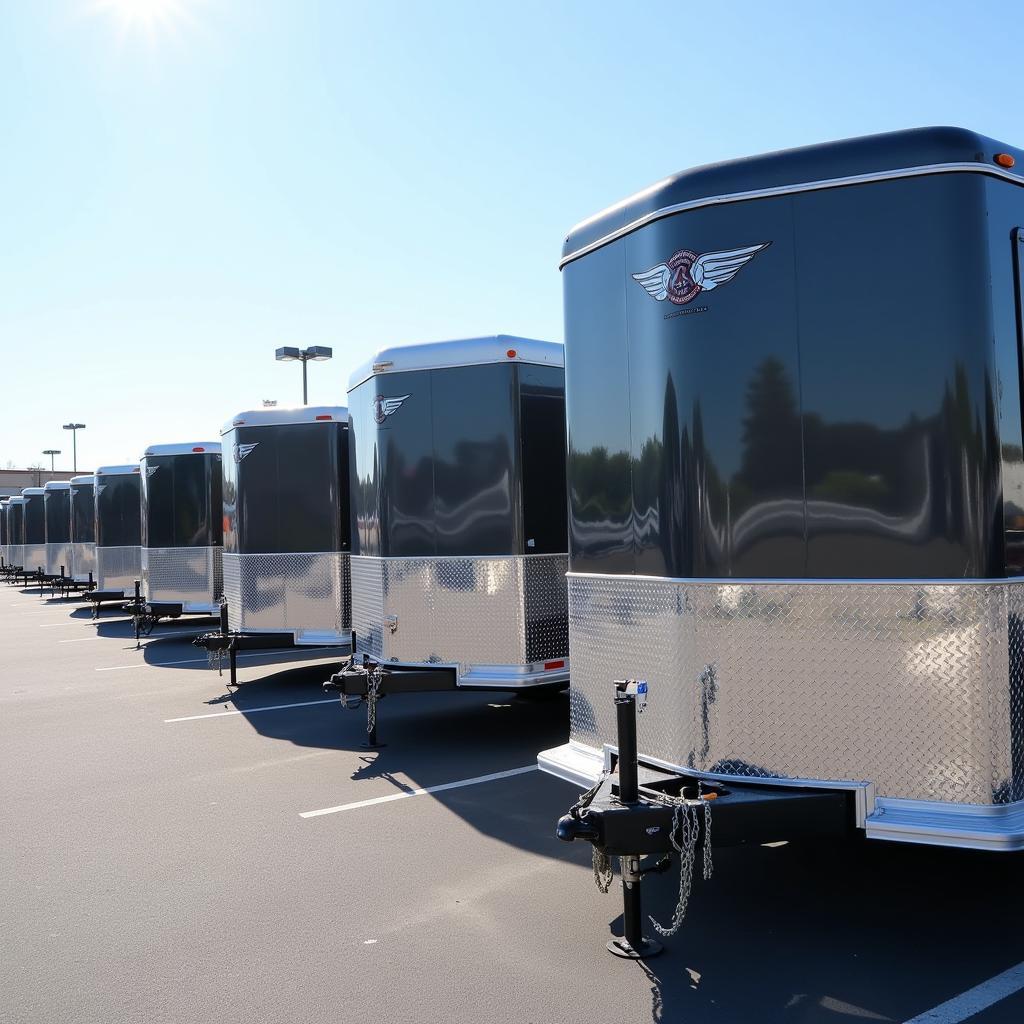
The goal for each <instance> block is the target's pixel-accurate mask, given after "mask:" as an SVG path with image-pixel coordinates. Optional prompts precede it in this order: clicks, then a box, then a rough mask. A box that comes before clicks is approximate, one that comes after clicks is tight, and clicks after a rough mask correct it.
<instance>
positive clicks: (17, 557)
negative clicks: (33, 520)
mask: <svg viewBox="0 0 1024 1024" xmlns="http://www.w3.org/2000/svg"><path fill="white" fill-rule="evenodd" d="M7 540H8V545H7V557H8V564H9V565H10V572H9V573H8V575H9V576H10V577H11V578H15V579H16V578H17V575H18V574H19V573H20V572H21V571H22V570H23V569H24V567H25V499H24V498H23V497H22V496H21V495H20V494H16V495H14V496H13V497H11V498H8V499H7Z"/></svg>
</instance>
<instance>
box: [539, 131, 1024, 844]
mask: <svg viewBox="0 0 1024 1024" xmlns="http://www.w3.org/2000/svg"><path fill="white" fill-rule="evenodd" d="M1022 160H1024V153H1021V152H1020V151H1019V150H1017V149H1014V148H1011V147H1008V146H1005V145H1003V144H1002V143H998V142H995V141H994V140H992V139H988V138H985V137H983V136H980V135H977V134H975V133H972V132H968V131H963V130H960V129H953V128H929V129H920V130H915V131H903V132H896V133H893V134H889V135H880V136H873V137H868V138H861V139H852V140H848V141H845V142H838V143H832V144H828V145H822V146H814V147H809V148H806V149H799V150H793V151H789V152H784V153H774V154H770V155H767V156H761V157H754V158H751V159H746V160H737V161H732V162H730V163H725V164H718V165H714V166H709V167H703V168H698V169H697V170H693V171H688V172H685V173H683V174H680V175H677V176H676V177H672V178H668V179H665V180H664V181H662V182H660V183H659V184H658V185H656V186H654V187H653V188H651V189H649V190H648V191H646V192H643V193H640V194H638V195H637V196H635V197H633V198H632V199H628V200H626V201H625V202H623V203H620V204H618V205H616V206H615V207H613V208H610V209H609V210H608V211H606V212H605V213H603V214H599V215H598V216H596V217H594V218H592V219H591V220H588V221H586V222H584V223H583V224H582V225H580V226H579V227H578V228H576V229H575V230H574V231H573V232H572V233H571V234H570V235H569V238H568V240H567V242H566V245H565V250H564V258H563V260H562V268H563V283H564V295H565V324H566V339H565V344H566V366H567V374H566V391H567V408H568V429H569V439H570V448H569V495H570V506H569V559H570V566H569V568H570V572H569V601H570V607H571V608H572V610H573V611H572V617H571V621H570V642H571V648H572V655H573V683H572V690H571V711H570V742H569V743H568V744H566V745H565V746H563V747H559V748H556V749H554V750H549V751H545V752H544V753H542V754H541V755H540V765H541V767H542V768H544V769H545V770H547V771H550V772H552V773H553V774H556V775H559V776H561V777H563V778H566V779H571V780H573V781H575V782H577V783H580V784H583V785H590V784H591V783H594V782H595V781H597V780H599V779H600V778H601V776H602V773H604V772H607V771H610V770H611V769H612V768H613V767H614V764H615V760H616V757H617V756H618V754H619V753H621V751H619V752H618V753H617V747H618V742H619V741H618V740H617V738H616V721H615V717H614V715H613V713H612V711H613V708H614V707H615V706H616V705H615V704H614V703H613V701H612V699H611V696H610V694H611V687H612V684H613V681H614V680H616V679H619V680H636V681H638V682H643V683H644V684H646V688H647V689H648V691H649V694H648V699H649V701H650V707H649V709H648V711H647V713H646V714H644V715H643V716H642V718H641V719H640V728H639V735H638V758H639V763H640V766H641V770H648V771H662V772H667V773H669V774H674V775H675V777H676V778H677V780H682V781H683V782H686V784H688V785H689V784H693V783H695V782H697V781H700V782H701V783H702V784H706V783H709V782H713V783H715V784H722V785H724V786H726V787H727V788H728V787H736V786H740V785H743V786H747V785H756V784H761V785H769V786H771V787H773V788H776V789H782V790H783V791H785V790H786V789H787V788H788V789H789V790H790V791H792V790H797V789H805V788H808V787H809V788H817V789H819V790H820V789H826V790H830V791H832V792H836V793H841V794H845V795H846V796H847V797H848V798H849V800H848V804H847V806H848V808H849V811H848V813H849V816H850V824H851V825H853V826H855V827H856V828H859V829H860V830H862V833H863V834H865V835H866V836H867V837H868V838H872V839H890V840H900V841H904V842H917V843H928V844H941V845H951V846H960V847H976V848H985V849H999V850H1006V849H1018V848H1022V847H1024V745H1022V743H1024V741H1022V737H1024V713H1022V708H1024V648H1022V646H1021V643H1020V623H1021V620H1022V617H1024V583H1022V574H1024V545H1022V543H1021V536H1022V533H1021V530H1020V523H1021V521H1022V520H1021V514H1022V509H1021V506H1020V496H1021V486H1020V484H1021V480H1022V474H1024V454H1022V444H1021V438H1022V408H1021V399H1022V395H1021V354H1020V353H1021V345H1022V340H1024V339H1022V320H1021V313H1020V311H1021V309H1022V308H1024V258H1022V257H1024V187H1022V186H1024V176H1021V174H1020V173H1019V169H1020V168H1021V167H1022V166H1024V164H1022ZM621 803H628V801H621ZM636 806H638V807H639V808H640V810H639V811H638V812H637V813H638V814H640V815H642V814H643V813H647V811H648V810H649V806H647V803H646V802H645V801H644V800H643V799H641V800H640V801H639V803H638V804H637V805H636ZM728 806H729V804H728V803H727V802H723V803H719V802H714V803H713V804H711V807H712V809H713V810H714V814H713V815H712V817H714V816H715V815H722V823H723V824H727V822H728V814H729V812H728V810H727V808H728ZM681 813H682V812H681ZM717 833H718V828H717V826H716V829H715V834H716V835H717ZM693 834H694V833H693V830H691V832H690V835H691V838H692V836H693ZM670 837H671V838H672V840H673V841H672V842H669V838H670ZM586 838H592V836H590V835H588V836H586ZM679 838H680V833H679V832H678V830H676V829H675V828H674V827H673V829H670V830H669V832H668V833H665V832H663V833H661V835H660V837H659V841H660V842H661V844H662V848H663V849H665V848H671V846H673V845H675V841H676V840H679ZM779 838H785V836H780V837H779ZM620 852H621V850H616V853H620Z"/></svg>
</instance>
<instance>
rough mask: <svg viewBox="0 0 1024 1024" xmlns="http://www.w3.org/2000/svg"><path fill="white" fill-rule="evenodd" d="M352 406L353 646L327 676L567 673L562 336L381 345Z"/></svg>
mask: <svg viewBox="0 0 1024 1024" xmlns="http://www.w3.org/2000/svg"><path fill="white" fill-rule="evenodd" d="M349 415H350V419H351V437H350V444H349V451H350V457H349V461H350V480H351V483H350V489H351V494H352V546H353V554H352V631H353V636H354V652H353V658H352V664H351V665H350V666H349V667H348V668H347V669H346V670H344V671H342V672H341V673H339V674H338V675H337V676H336V677H335V678H334V680H332V685H333V686H334V687H335V688H337V689H339V690H341V692H342V694H343V695H348V696H353V695H354V696H363V695H366V693H367V689H368V687H369V686H373V688H374V690H375V691H376V692H377V693H380V694H383V693H387V692H398V691H400V690H403V689H404V690H428V689H440V690H443V689H451V690H455V689H460V688H465V689H469V688H474V689H497V690H523V689H528V688H532V687H537V686H564V685H565V683H566V682H567V680H568V677H569V660H568V659H569V650H568V643H567V627H566V598H565V571H566V519H565V448H564V443H565V410H564V372H563V368H562V346H561V345H556V344H552V343H551V342H544V341H535V340H531V339H527V338H517V337H511V336H507V335H497V336H493V337H486V338H470V339H465V340H457V341H443V342H436V343H431V344H424V345H408V346H402V347H396V348H389V349H384V350H383V351H381V352H378V353H377V355H376V356H374V358H373V359H372V360H371V361H370V362H369V363H367V364H366V365H365V366H364V367H362V368H361V369H359V370H357V371H356V372H355V373H354V374H353V375H352V377H351V379H350V383H349ZM371 717H372V716H371Z"/></svg>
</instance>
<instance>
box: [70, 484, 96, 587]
mask: <svg viewBox="0 0 1024 1024" xmlns="http://www.w3.org/2000/svg"><path fill="white" fill-rule="evenodd" d="M71 572H72V575H73V576H74V578H75V579H76V580H79V581H80V582H83V583H84V582H86V581H87V580H88V579H89V573H92V574H93V577H94V578H95V575H96V495H95V492H94V488H93V485H92V484H85V483H77V484H72V485H71Z"/></svg>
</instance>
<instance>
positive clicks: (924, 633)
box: [7, 129, 1024, 957]
mask: <svg viewBox="0 0 1024 1024" xmlns="http://www.w3.org/2000/svg"><path fill="white" fill-rule="evenodd" d="M1022 160H1024V153H1022V152H1021V151H1019V150H1016V149H1012V148H1010V147H1007V146H1004V145H1002V144H999V143H997V142H995V141H994V140H992V139H988V138H985V137H983V136H980V135H977V134H975V133H972V132H967V131H962V130H959V129H921V130H915V131H906V132H898V133H894V134H891V135H883V136H873V137H869V138H863V139H853V140H848V141H845V142H840V143H833V144H829V145H823V146H816V147H810V148H806V149H799V150H793V151H790V152H785V153H774V154H769V155H767V156H761V157H755V158H750V159H746V160H740V161H734V162H731V163H726V164H721V165H716V166H710V167H703V168H698V169H696V170H692V171H688V172H685V173H683V174H680V175H677V176H675V177H670V178H667V179H664V180H663V181H661V182H659V183H658V184H657V185H656V186H654V187H652V188H651V189H648V190H646V191H645V192H642V193H639V194H638V195H636V196H634V197H632V198H630V199H627V200H625V201H623V202H622V203H619V204H617V205H616V206H614V207H611V208H609V209H608V210H607V211H605V212H603V213H601V214H598V215H597V216H596V217H593V218H591V219H590V220H588V221H585V222H584V223H583V224H581V225H580V226H579V227H577V228H576V229H575V230H574V231H573V232H572V233H571V234H570V235H569V237H568V239H567V240H566V243H565V249H564V254H563V260H562V264H561V268H562V271H563V284H564V303H565V328H566V336H565V349H564V351H565V366H564V375H563V367H562V349H561V347H559V346H553V345H548V344H544V343H539V342H530V341H525V340H522V339H518V338H517V339H513V338H497V339H485V340H477V341H471V342H459V343H446V344H441V345H434V346H418V347H412V348H405V349H395V350H390V351H385V352H381V353H380V354H379V355H378V356H377V358H376V359H375V360H374V361H373V362H372V363H371V364H370V365H368V366H367V367H365V368H364V369H363V370H362V371H360V372H358V373H357V374H356V375H355V376H354V377H353V379H352V383H351V388H350V391H349V407H348V411H347V412H346V411H345V410H341V409H316V410H301V411H293V412H287V413H285V412H281V411H278V410H267V411H263V412H259V413H246V414H243V415H241V416H239V417H236V418H235V419H234V420H233V421H232V422H231V423H230V424H229V425H228V427H227V428H226V429H225V432H224V443H225V459H224V467H223V469H224V472H223V546H224V554H223V578H224V586H223V590H224V595H225V598H226V608H227V621H226V622H225V623H224V624H223V628H222V629H221V630H219V631H217V632H216V633H214V634H211V635H210V636H208V637H207V638H206V640H205V642H206V643H207V644H208V645H210V646H211V647H212V648H214V649H220V650H227V649H230V650H232V651H233V650H234V649H235V646H233V645H238V644H242V643H245V642H250V641H252V638H253V637H254V636H256V635H263V636H269V637H271V640H269V641H267V642H277V639H278V638H279V637H283V636H287V637H288V638H289V639H290V641H291V642H294V643H337V644H338V646H341V645H342V644H343V643H344V642H346V641H347V640H349V638H348V634H349V632H350V631H351V639H350V641H349V642H350V643H351V647H352V652H351V658H350V660H349V661H348V662H346V663H345V664H344V667H343V669H342V671H340V672H339V673H337V674H336V675H335V676H334V677H333V680H332V682H331V684H330V685H332V686H336V687H337V688H338V689H340V691H341V693H342V696H343V699H345V700H350V699H353V698H362V699H364V700H366V701H367V706H368V708H369V709H370V712H371V714H370V720H371V722H372V721H373V709H374V708H375V702H376V698H377V697H379V696H380V695H382V694H383V693H387V692H394V691H397V690H401V689H409V690H413V689H419V688H422V689H427V688H437V687H438V686H439V685H443V686H445V687H450V688H452V689H459V688H465V687H473V686H476V687H502V688H513V687H520V688H522V687H531V686H545V685H563V684H564V683H565V682H566V680H567V678H568V672H569V660H568V659H569V652H570V651H571V653H572V682H571V687H570V711H569V719H570V721H569V739H568V742H566V743H565V744H563V745H561V746H559V747H556V748H554V749H552V750H547V751H544V752H542V753H541V754H540V755H539V763H540V766H541V767H542V768H543V769H544V770H546V771H548V772H550V773H552V774H554V775H557V776H560V777H561V778H564V779H567V780H570V781H572V782H574V783H576V784H577V785H579V786H580V787H581V788H583V789H585V792H584V793H583V795H582V796H581V798H580V799H579V800H578V801H577V802H576V803H575V804H574V806H573V807H572V808H571V809H570V810H569V812H568V813H567V814H566V815H565V816H564V817H563V818H562V819H561V820H560V821H559V823H558V827H557V831H558V835H559V836H560V837H561V838H562V839H565V840H567V841H573V840H577V841H579V840H582V841H586V842H589V843H591V844H592V846H593V853H594V868H595V875H596V876H597V878H598V880H599V883H600V884H602V885H603V886H604V887H606V886H607V884H609V883H610V880H611V877H612V875H611V872H612V868H613V866H614V865H615V864H616V863H617V864H618V867H619V870H620V873H621V877H622V898H623V906H624V913H623V930H624V935H623V937H622V938H620V939H616V940H614V941H613V942H612V943H610V944H609V948H610V949H611V951H612V952H614V953H616V954H618V955H621V956H628V957H643V956H651V955H654V954H655V953H657V952H658V949H659V948H660V947H659V945H658V943H657V941H656V940H655V939H653V938H652V937H650V936H646V935H644V934H643V929H642V923H643V916H642V913H641V905H640V890H641V884H640V880H641V877H642V876H643V875H644V874H645V873H646V872H647V871H650V870H661V869H663V868H664V867H665V866H666V863H667V858H668V857H669V856H671V855H678V857H679V859H680V861H681V865H682V866H681V873H680V889H679V903H678V905H677V907H676V912H675V914H674V915H673V918H672V920H671V922H670V923H669V924H668V925H667V926H664V927H661V926H659V930H661V931H664V932H671V931H673V930H674V929H675V928H677V927H678V926H679V924H680V923H681V921H682V919H683V915H684V913H685V909H686V901H687V898H688V894H689V891H690V884H691V880H692V877H693V875H694V874H702V875H703V876H704V877H707V875H708V874H709V873H710V871H711V867H712V861H711V848H712V835H713V836H714V840H713V841H714V844H715V845H719V844H729V843H733V844H743V843H758V842H767V841H773V840H778V839H794V838H800V837H822V836H826V837H834V836H837V835H839V836H842V835H847V834H855V835H860V836H862V837H864V836H866V837H867V838H868V839H877V840H896V841H901V842H908V843H919V844H935V845H947V846H955V847H968V848H977V849H989V850H1019V849H1021V848H1024V584H1022V581H1024V542H1022V538H1024V443H1022V435H1024V431H1022V423H1024V416H1022V401H1024V383H1022V382H1024V376H1022V364H1024V360H1022V351H1024V176H1022V175H1021V174H1020V173H1019V171H1018V170H1017V169H1015V168H1016V165H1017V164H1019V163H1021V161H1022ZM566 427H567V430H566ZM346 435H347V437H346ZM566 437H567V438H568V445H567V447H566ZM161 457H162V456H161ZM167 457H169V458H171V459H176V458H178V457H179V456H178V455H177V454H174V455H169V456H167ZM183 457H184V459H185V460H187V459H188V457H189V456H188V455H187V454H186V455H185V456H183ZM143 467H144V472H143V474H142V475H141V481H140V482H141V484H142V493H143V506H144V507H145V505H146V500H145V495H146V488H147V486H152V485H153V481H156V480H157V479H158V478H159V475H160V469H159V468H158V467H157V465H156V461H153V462H152V463H150V461H149V456H148V454H147V459H146V460H144V461H143ZM151 471H152V472H153V475H152V476H150V475H149V474H150V473H151ZM134 472H135V470H134V469H133V470H132V473H134ZM101 479H102V474H97V477H96V480H97V491H98V490H99V486H100V483H99V481H100V480H101ZM346 483H347V486H346ZM74 486H76V485H73V487H74ZM162 493H168V494H170V497H168V498H167V499H166V500H167V501H169V502H170V504H169V506H168V507H169V508H170V509H174V510H176V511H175V512H174V513H173V515H179V514H181V513H180V511H178V510H180V505H179V504H178V502H179V501H180V498H179V497H177V496H176V495H175V494H174V492H162ZM189 493H192V492H189ZM35 497H37V496H36V495H27V494H26V496H25V497H23V498H22V499H20V503H19V499H15V500H14V501H12V502H11V503H10V506H9V508H10V512H9V514H10V515H11V516H12V518H11V523H12V526H11V528H10V530H11V531H12V532H9V533H8V538H9V543H11V544H13V547H12V548H8V549H7V550H8V551H9V552H10V553H11V554H10V555H8V556H7V557H8V558H12V557H13V558H14V560H18V559H19V558H20V559H21V561H22V563H23V564H24V563H25V561H26V560H27V561H28V563H29V564H34V561H33V560H38V562H39V564H40V565H42V564H43V561H42V560H43V557H44V550H45V549H44V548H43V547H41V546H39V545H42V544H44V543H45V542H46V540H47V536H46V533H45V529H44V528H43V527H41V526H39V525H36V526H34V527H33V531H34V532H33V533H32V534H31V537H30V536H29V535H28V534H27V533H25V535H24V536H23V535H22V534H21V533H19V532H17V531H18V530H22V529H23V527H22V526H20V525H18V526H17V527H15V526H14V523H15V522H20V519H18V518H16V517H23V518H24V519H25V522H26V523H27V522H28V512H27V511H26V510H28V509H29V508H31V503H32V501H33V500H34V498H35ZM43 500H44V502H45V498H44V499H43ZM189 500H192V499H189ZM19 508H20V509H21V511H18V509H19ZM96 514H97V541H98V542H99V541H100V539H101V533H102V522H101V519H102V515H103V512H102V506H101V503H100V499H99V496H97V500H96ZM32 515H33V516H34V517H35V518H34V520H33V522H35V523H37V524H39V523H42V522H43V521H44V520H45V516H43V515H42V513H41V512H33V513H32ZM204 522H205V520H204ZM567 524H568V526H567ZM147 529H149V527H148V526H147V525H146V523H145V519H144V522H143V537H144V538H145V536H146V530H147ZM209 531H210V532H209V533H208V534H207V533H203V534H202V537H201V538H199V539H198V540H196V541H195V542H196V543H201V544H210V545H212V544H213V541H212V539H211V538H213V537H214V536H215V537H216V538H217V540H216V543H217V544H219V543H220V532H219V531H220V524H218V523H215V521H214V517H212V516H211V518H210V520H209ZM187 532H188V531H187V530H186V531H185V533H187ZM185 533H183V534H182V535H181V536H180V537H179V536H178V535H177V534H175V537H176V538H177V539H178V540H181V541H184V538H185ZM196 536H197V537H198V536H199V535H198V533H197V534H196ZM65 539H66V538H65ZM72 539H74V538H72ZM54 543H55V544H60V543H62V541H61V540H58V539H55V540H54ZM135 543H138V542H137V541H136V542H135ZM142 543H143V544H146V540H145V539H143V541H142ZM161 543H163V542H161ZM97 550H98V555H99V553H100V552H101V551H102V549H101V548H98V549H97ZM146 550H149V551H152V549H144V554H143V562H142V577H143V584H144V587H145V585H146V575H147V563H146V558H147V557H148V556H147V555H146V554H145V551H146ZM20 551H25V552H26V553H27V552H28V551H31V552H32V557H27V554H26V555H19V554H18V552H20ZM98 561H99V558H98ZM74 564H75V563H74V560H73V558H72V566H73V567H74ZM190 564H191V563H190ZM204 564H213V565H216V557H215V556H214V560H213V562H210V563H204ZM47 565H48V567H49V569H50V570H52V569H53V567H54V563H53V562H47ZM197 566H198V563H197ZM190 571H191V570H190ZM197 571H198V568H197ZM100 582H101V584H102V582H103V580H102V577H101V578H100ZM150 583H152V579H151V580H150ZM154 593H155V591H153V590H152V589H151V590H149V591H146V596H147V597H148V599H153V598H154ZM216 593H217V592H216V589H215V588H214V589H213V590H211V593H210V598H211V600H213V599H215V598H216ZM640 711H645V713H644V714H642V715H639V714H638V713H639V712H640ZM712 822H714V828H713V830H712Z"/></svg>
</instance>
